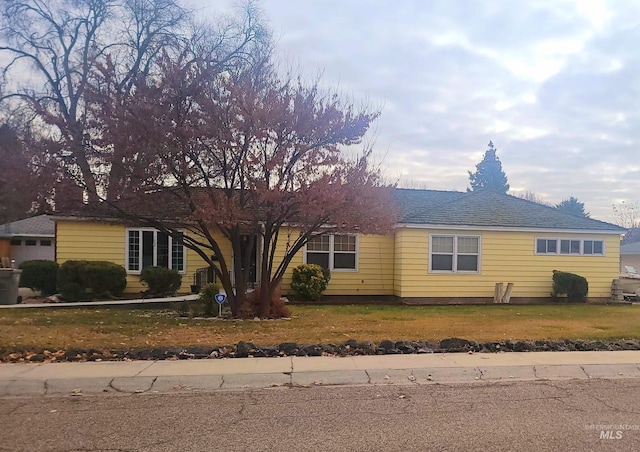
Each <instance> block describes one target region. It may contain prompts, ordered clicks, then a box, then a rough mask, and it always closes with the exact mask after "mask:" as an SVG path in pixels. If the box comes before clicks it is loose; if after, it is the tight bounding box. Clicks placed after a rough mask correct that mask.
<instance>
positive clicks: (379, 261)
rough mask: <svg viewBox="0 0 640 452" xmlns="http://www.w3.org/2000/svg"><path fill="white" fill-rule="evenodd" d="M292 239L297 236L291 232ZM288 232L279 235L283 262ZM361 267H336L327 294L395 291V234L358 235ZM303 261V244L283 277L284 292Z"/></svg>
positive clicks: (278, 258) (279, 258)
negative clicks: (356, 268) (294, 270)
mask: <svg viewBox="0 0 640 452" xmlns="http://www.w3.org/2000/svg"><path fill="white" fill-rule="evenodd" d="M289 234H290V236H291V242H292V243H293V241H294V240H295V238H296V237H297V236H298V232H297V231H295V234H294V233H293V232H290V233H289ZM287 235H288V234H287V233H285V234H282V235H281V236H280V238H279V243H278V247H277V249H276V255H275V261H276V262H278V263H279V262H281V261H282V257H283V256H284V253H285V250H286V243H287ZM358 241H359V243H358V249H359V251H358V256H357V259H358V263H357V266H358V270H357V271H333V272H331V281H330V282H329V286H328V287H327V290H326V291H325V292H324V293H325V295H393V285H394V281H393V269H394V265H393V261H394V254H393V237H392V236H380V235H360V236H359V237H358ZM303 261H304V248H303V249H302V250H300V251H299V252H298V253H297V254H296V255H295V257H294V259H293V260H292V261H291V264H290V265H289V268H288V269H287V272H286V273H285V277H284V278H283V280H282V293H285V294H286V293H287V292H288V291H289V290H290V288H291V274H292V272H293V269H294V268H295V267H296V266H297V265H300V264H302V263H303Z"/></svg>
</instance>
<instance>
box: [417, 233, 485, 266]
mask: <svg viewBox="0 0 640 452" xmlns="http://www.w3.org/2000/svg"><path fill="white" fill-rule="evenodd" d="M430 238H431V241H430V242H431V243H430V245H429V250H430V251H429V263H430V264H429V270H430V271H432V272H451V273H464V272H468V273H477V272H479V271H480V237H479V236H475V235H431V236H430Z"/></svg>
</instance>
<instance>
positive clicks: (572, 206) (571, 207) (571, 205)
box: [555, 196, 590, 218]
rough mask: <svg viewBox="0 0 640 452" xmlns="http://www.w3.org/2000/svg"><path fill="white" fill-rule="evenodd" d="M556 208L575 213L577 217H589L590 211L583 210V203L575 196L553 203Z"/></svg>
mask: <svg viewBox="0 0 640 452" xmlns="http://www.w3.org/2000/svg"><path fill="white" fill-rule="evenodd" d="M555 207H556V209H558V210H561V211H563V212H566V213H569V214H571V215H575V216H578V217H585V218H589V215H590V213H589V212H585V211H584V203H583V202H580V201H578V199H577V198H574V197H573V196H569V199H563V200H562V202H560V203H559V204H556V205H555Z"/></svg>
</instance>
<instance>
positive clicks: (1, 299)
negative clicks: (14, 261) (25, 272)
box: [0, 268, 22, 304]
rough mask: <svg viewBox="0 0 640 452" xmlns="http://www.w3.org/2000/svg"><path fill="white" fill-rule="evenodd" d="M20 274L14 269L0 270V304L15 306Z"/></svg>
mask: <svg viewBox="0 0 640 452" xmlns="http://www.w3.org/2000/svg"><path fill="white" fill-rule="evenodd" d="M20 273H22V270H17V269H15V268H0V304H17V303H18V287H20Z"/></svg>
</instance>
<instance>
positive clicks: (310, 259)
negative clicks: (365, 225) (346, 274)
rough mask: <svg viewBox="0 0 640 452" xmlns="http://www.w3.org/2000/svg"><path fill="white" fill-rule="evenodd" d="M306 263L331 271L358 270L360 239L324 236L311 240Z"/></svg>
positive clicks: (307, 245) (305, 258)
mask: <svg viewBox="0 0 640 452" xmlns="http://www.w3.org/2000/svg"><path fill="white" fill-rule="evenodd" d="M304 262H305V263H306V264H317V265H319V266H321V267H322V268H328V269H329V270H331V271H354V270H357V269H358V237H357V236H356V235H348V234H342V235H339V234H323V235H320V236H317V237H314V238H313V239H311V240H309V241H308V242H307V244H306V246H305V252H304Z"/></svg>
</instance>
